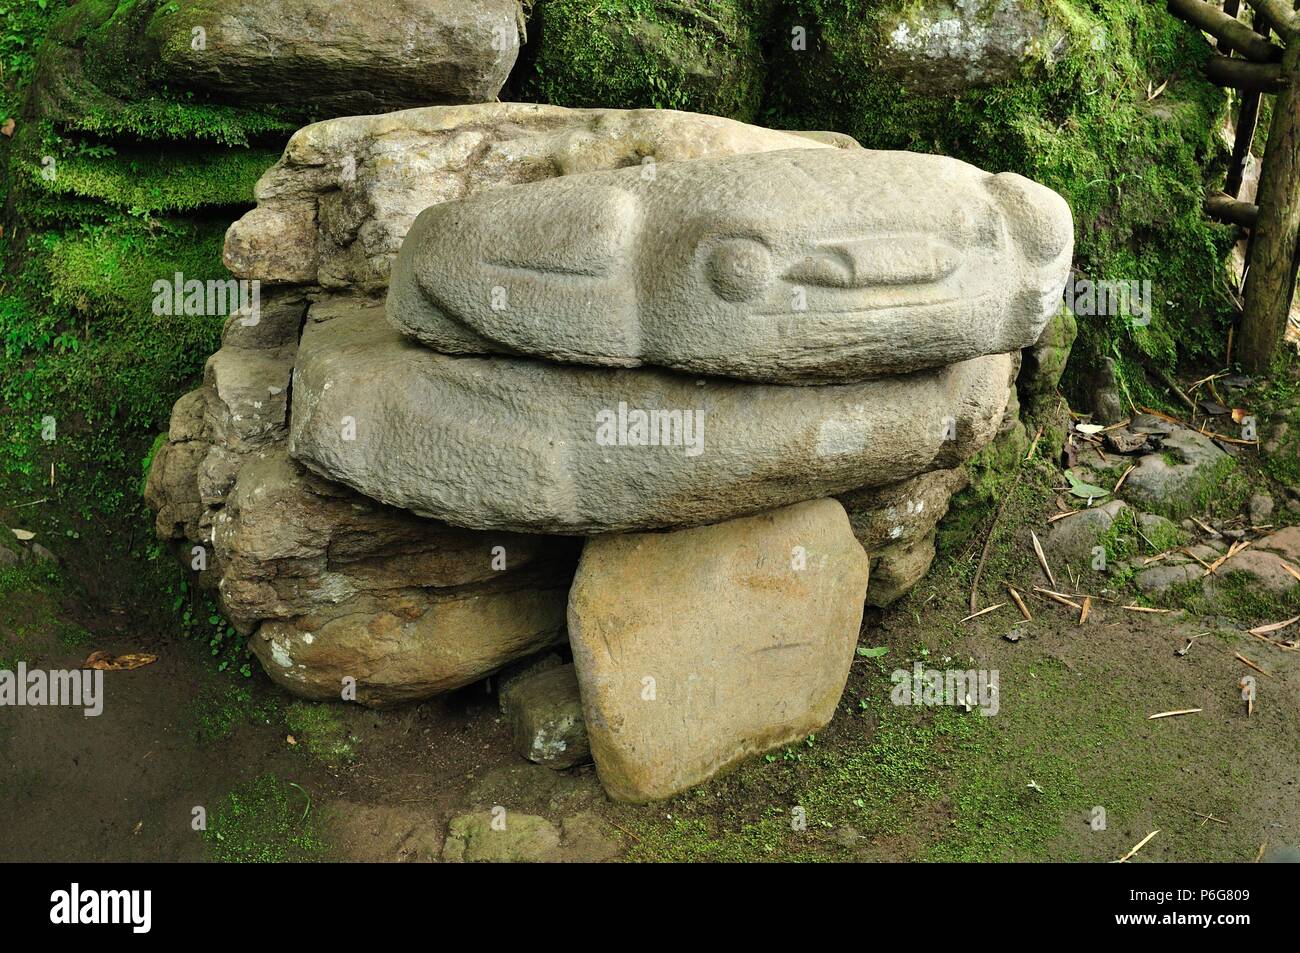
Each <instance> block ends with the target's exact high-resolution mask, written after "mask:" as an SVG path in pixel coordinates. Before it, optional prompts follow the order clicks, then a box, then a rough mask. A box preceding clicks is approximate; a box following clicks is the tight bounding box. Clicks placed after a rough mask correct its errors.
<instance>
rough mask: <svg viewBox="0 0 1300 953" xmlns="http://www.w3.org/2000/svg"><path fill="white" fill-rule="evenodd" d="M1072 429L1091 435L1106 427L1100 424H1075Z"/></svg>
mask: <svg viewBox="0 0 1300 953" xmlns="http://www.w3.org/2000/svg"><path fill="white" fill-rule="evenodd" d="M1074 429H1075V430H1077V431H1079V433H1081V434H1084V435H1085V436H1088V437H1091V436H1092V435H1093V434H1098V433H1101V432H1102V431H1103V430H1105V429H1106V428H1105V427H1103V426H1102V425H1101V424H1075V425H1074Z"/></svg>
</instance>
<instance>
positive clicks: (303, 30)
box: [146, 0, 522, 113]
mask: <svg viewBox="0 0 1300 953" xmlns="http://www.w3.org/2000/svg"><path fill="white" fill-rule="evenodd" d="M521 22H522V17H521V14H520V8H519V4H518V3H517V2H516V0H473V2H470V3H467V2H465V0H370V2H367V3H348V2H340V0H277V2H276V3H274V4H268V3H265V2H261V0H174V2H171V3H167V4H163V5H162V6H161V7H160V9H159V10H158V12H157V13H156V14H155V15H154V17H153V19H152V20H151V21H150V23H149V25H148V28H147V30H146V34H147V37H148V40H149V41H151V42H152V43H153V44H155V45H156V46H157V49H158V60H159V63H158V71H159V74H160V78H161V79H163V80H164V81H166V82H168V83H170V84H172V85H175V86H181V87H189V88H197V89H203V90H208V91H210V92H214V93H218V94H223V95H226V96H229V97H232V98H237V99H238V100H239V102H241V103H244V102H254V103H268V102H269V103H287V104H292V105H295V106H298V105H313V106H315V107H317V108H318V109H321V110H324V111H327V112H350V113H356V112H377V111H382V110H386V109H396V108H400V107H403V106H415V105H425V104H430V103H463V102H481V101H483V100H488V99H495V98H496V95H497V93H499V92H500V91H501V87H502V85H503V84H504V83H505V81H506V77H507V76H509V75H510V70H511V68H512V67H513V66H514V63H515V59H516V57H517V56H518V54H519V39H520V37H519V24H520V23H521ZM196 30H201V31H202V34H201V35H199V34H196V32H195V31H196Z"/></svg>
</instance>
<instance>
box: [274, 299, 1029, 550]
mask: <svg viewBox="0 0 1300 953" xmlns="http://www.w3.org/2000/svg"><path fill="white" fill-rule="evenodd" d="M1009 367H1010V365H1009V358H1008V357H1007V356H1006V355H994V356H990V357H982V358H978V359H976V360H972V361H966V362H963V363H961V364H957V365H954V366H952V367H945V368H940V369H937V370H932V371H924V372H918V373H915V374H911V375H903V376H897V377H890V378H886V379H882V380H879V381H873V382H870V383H865V384H855V385H842V386H828V387H782V386H775V385H755V384H743V383H737V382H729V381H724V380H717V379H709V380H697V379H692V378H690V377H685V376H682V375H678V374H673V373H668V372H662V371H657V370H650V369H636V370H608V369H598V368H582V367H571V366H559V365H553V364H548V363H542V362H537V361H528V360H514V359H506V358H493V359H482V358H472V357H450V356H447V355H443V354H438V353H435V352H433V351H431V350H429V349H428V348H425V347H422V346H420V345H419V344H416V343H415V342H414V341H411V340H409V339H407V338H404V337H403V336H402V335H400V334H398V333H397V332H396V331H394V330H393V329H392V328H390V327H387V326H385V325H383V324H381V323H379V322H376V321H375V320H374V316H373V315H372V314H371V312H370V311H368V310H363V311H358V312H357V313H355V314H352V315H348V316H340V317H335V318H332V319H330V320H328V321H324V322H319V321H315V322H313V321H309V323H308V326H307V329H306V332H305V333H304V336H303V341H302V344H301V345H300V347H299V353H298V365H297V368H296V370H295V372H294V402H293V414H292V426H291V431H292V437H291V447H290V452H291V453H292V455H293V456H294V457H295V458H296V459H298V460H300V461H301V462H303V463H304V464H305V465H307V466H308V467H309V468H311V469H313V470H315V471H316V472H318V473H321V474H322V475H324V476H327V477H329V478H331V479H334V480H338V481H339V482H341V483H344V484H346V485H348V486H351V487H352V488H354V489H356V490H357V491H358V492H360V493H363V494H365V495H366V496H369V497H371V498H373V499H376V500H380V501H382V502H385V503H388V504H390V505H393V506H398V507H401V508H402V509H406V510H410V511H412V512H414V513H418V514H420V515H424V516H431V517H434V518H437V519H441V520H445V521H446V522H449V523H452V524H453V525H458V526H468V527H472V528H476V529H489V528H491V529H514V530H518V531H521V532H549V533H563V534H586V533H601V532H616V531H621V530H628V529H646V528H653V527H662V526H689V525H697V524H701V523H708V522H716V521H718V520H723V519H729V518H732V517H734V516H738V515H743V514H746V513H753V512H757V511H760V510H764V509H770V508H772V507H776V506H784V505H787V504H790V503H795V502H799V501H801V500H807V499H816V498H819V497H822V496H828V495H833V494H836V493H843V492H846V491H848V490H851V489H856V488H859V487H866V486H879V485H882V484H886V483H894V482H897V481H899V480H904V479H908V478H910V477H913V476H916V475H917V474H919V473H924V472H927V471H929V470H934V469H947V468H951V467H955V466H957V465H958V464H960V463H962V462H963V461H964V460H965V459H966V458H967V457H969V456H970V454H972V453H974V452H975V451H976V450H978V449H979V448H980V447H982V446H983V445H984V444H985V443H987V442H988V440H989V439H990V438H991V437H992V436H993V433H994V432H995V431H996V429H997V426H998V423H999V421H1000V420H1001V417H1002V411H1003V408H1004V407H1005V406H1006V402H1007V379H1008V374H1009ZM649 411H662V412H664V415H661V416H659V417H656V418H650V416H649V413H648V412H649ZM637 414H641V415H642V416H644V417H645V418H646V420H647V421H648V423H647V425H646V426H645V427H640V426H638V425H639V423H640V421H641V417H638V416H636V415H637ZM673 414H676V416H675V417H672V416H671V415H673ZM678 421H680V427H677V426H675V424H676V423H677V422H678ZM650 424H654V425H655V426H653V427H652V426H650ZM642 436H648V437H661V438H662V439H660V445H658V446H655V445H641V444H640V443H639V438H640V437H642ZM665 443H667V444H669V445H663V444H665Z"/></svg>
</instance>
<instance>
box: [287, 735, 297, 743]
mask: <svg viewBox="0 0 1300 953" xmlns="http://www.w3.org/2000/svg"><path fill="white" fill-rule="evenodd" d="M284 740H285V741H287V742H289V744H291V745H296V744H297V743H298V739H297V738H295V737H294V736H293V735H285V736H284Z"/></svg>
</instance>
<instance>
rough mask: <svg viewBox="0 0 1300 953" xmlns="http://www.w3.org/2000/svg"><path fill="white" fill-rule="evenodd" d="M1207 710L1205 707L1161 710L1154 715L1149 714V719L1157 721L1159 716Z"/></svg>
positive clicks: (1192, 713) (1168, 716) (1173, 715)
mask: <svg viewBox="0 0 1300 953" xmlns="http://www.w3.org/2000/svg"><path fill="white" fill-rule="evenodd" d="M1203 711H1205V709H1204V708H1176V709H1174V710H1173V711H1160V712H1156V713H1155V714H1154V715H1147V721H1155V720H1156V719H1157V718H1174V717H1176V716H1178V715H1195V714H1198V713H1199V712H1203Z"/></svg>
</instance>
